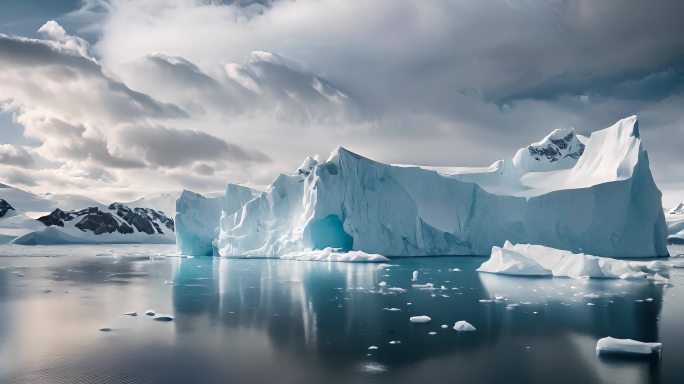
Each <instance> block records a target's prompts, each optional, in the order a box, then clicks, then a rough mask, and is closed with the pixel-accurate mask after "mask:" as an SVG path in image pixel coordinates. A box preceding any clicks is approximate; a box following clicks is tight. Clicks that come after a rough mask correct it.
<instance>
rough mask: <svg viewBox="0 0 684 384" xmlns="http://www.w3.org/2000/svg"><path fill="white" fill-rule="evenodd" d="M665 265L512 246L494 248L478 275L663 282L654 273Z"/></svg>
mask: <svg viewBox="0 0 684 384" xmlns="http://www.w3.org/2000/svg"><path fill="white" fill-rule="evenodd" d="M662 267H663V264H660V263H653V262H638V261H627V260H617V259H612V258H609V257H599V256H593V255H587V254H583V253H572V252H570V251H565V250H561V249H555V248H550V247H545V246H542V245H532V244H511V242H509V241H506V242H505V243H504V246H503V247H497V246H494V247H492V253H491V256H490V258H489V260H487V261H485V262H484V263H482V265H481V266H480V267H479V268H478V269H477V271H478V272H489V273H497V274H504V275H522V276H525V275H526V276H545V275H552V276H556V277H570V278H573V279H584V278H596V277H600V278H615V279H643V278H646V277H648V278H650V279H651V280H654V281H660V280H659V278H658V276H660V275H658V274H657V273H655V271H657V270H660V269H661V268H662Z"/></svg>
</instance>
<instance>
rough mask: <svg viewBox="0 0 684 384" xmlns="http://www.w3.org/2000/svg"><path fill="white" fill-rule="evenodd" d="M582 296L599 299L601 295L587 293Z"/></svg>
mask: <svg viewBox="0 0 684 384" xmlns="http://www.w3.org/2000/svg"><path fill="white" fill-rule="evenodd" d="M582 297H586V298H587V299H598V298H599V297H601V296H599V295H598V294H596V293H586V294H584V295H582Z"/></svg>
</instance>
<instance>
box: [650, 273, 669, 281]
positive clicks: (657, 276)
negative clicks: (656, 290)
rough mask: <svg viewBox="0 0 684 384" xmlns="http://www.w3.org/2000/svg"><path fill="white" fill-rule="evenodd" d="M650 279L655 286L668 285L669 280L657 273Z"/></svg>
mask: <svg viewBox="0 0 684 384" xmlns="http://www.w3.org/2000/svg"><path fill="white" fill-rule="evenodd" d="M652 279H653V282H654V283H655V284H668V283H669V282H670V279H668V278H667V277H664V276H662V275H660V274H658V273H656V274H655V275H653V278H652Z"/></svg>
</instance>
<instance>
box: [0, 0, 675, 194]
mask: <svg viewBox="0 0 684 384" xmlns="http://www.w3.org/2000/svg"><path fill="white" fill-rule="evenodd" d="M0 10H1V12H0V181H2V182H4V183H7V184H11V185H15V186H18V187H22V188H25V189H29V190H31V191H34V192H39V193H43V192H61V193H64V192H76V193H81V194H88V195H90V196H93V197H96V198H98V199H100V200H103V201H109V200H117V199H129V198H135V197H138V196H140V195H144V194H150V193H155V192H159V191H171V190H178V189H179V188H182V187H185V188H189V189H193V190H197V191H200V192H207V191H214V190H220V189H221V188H222V187H223V185H224V184H225V183H226V182H228V181H231V182H243V183H244V182H248V183H254V184H266V183H268V182H269V181H270V180H271V179H272V178H273V177H274V176H275V175H276V174H277V173H278V172H281V171H288V170H292V169H295V168H296V167H297V166H298V165H299V163H300V162H301V161H302V160H303V158H304V157H305V156H307V155H316V154H319V155H320V156H321V157H327V154H328V153H329V152H330V151H331V150H333V149H334V148H336V147H337V146H339V145H342V146H345V147H347V148H349V149H351V150H354V151H356V152H359V153H361V154H363V155H366V156H368V157H371V158H374V159H377V160H380V161H383V162H400V163H418V164H426V165H463V166H469V165H489V164H491V163H492V162H494V161H495V160H497V159H500V158H504V157H510V156H512V154H513V153H514V152H515V150H516V149H517V148H519V147H522V146H525V145H527V144H528V143H530V142H533V141H537V140H538V139H540V138H542V137H543V136H544V135H545V134H546V133H548V132H549V131H551V130H553V129H555V128H566V127H575V129H576V130H578V131H579V132H580V133H584V134H589V133H591V132H592V131H594V130H597V129H601V128H604V127H607V126H609V125H611V124H612V123H613V122H615V121H616V120H618V119H620V118H622V117H626V116H629V115H633V114H637V115H638V116H639V118H640V124H641V125H640V128H641V132H642V137H643V139H644V142H645V145H646V148H647V149H648V150H649V156H650V159H651V163H652V169H653V172H654V176H655V178H656V181H657V183H658V185H659V186H660V188H661V190H663V192H664V193H665V196H664V203H665V204H666V205H671V204H673V203H674V201H676V200H684V166H683V164H684V24H683V23H682V21H681V15H683V14H684V2H682V1H679V0H671V1H666V0H658V1H631V0H602V1H590V0H578V1H570V0H546V1H539V0H515V1H513V0H510V1H503V0H502V1H495V0H492V1H457V0H449V1H440V0H433V1H423V0H415V1H410V0H373V1H342V0H297V1H290V0H272V1H269V0H262V1H248V0H241V1H238V0H235V1H210V0H204V1H201V0H165V1H162V0H149V1H130V0H86V1H78V0H26V1H8V0H0Z"/></svg>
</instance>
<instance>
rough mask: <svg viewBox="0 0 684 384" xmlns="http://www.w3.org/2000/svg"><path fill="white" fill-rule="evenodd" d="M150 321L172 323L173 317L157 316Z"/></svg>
mask: <svg viewBox="0 0 684 384" xmlns="http://www.w3.org/2000/svg"><path fill="white" fill-rule="evenodd" d="M152 319H153V320H155V321H173V316H171V315H162V314H157V315H156V316H154V317H153V318H152Z"/></svg>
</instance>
